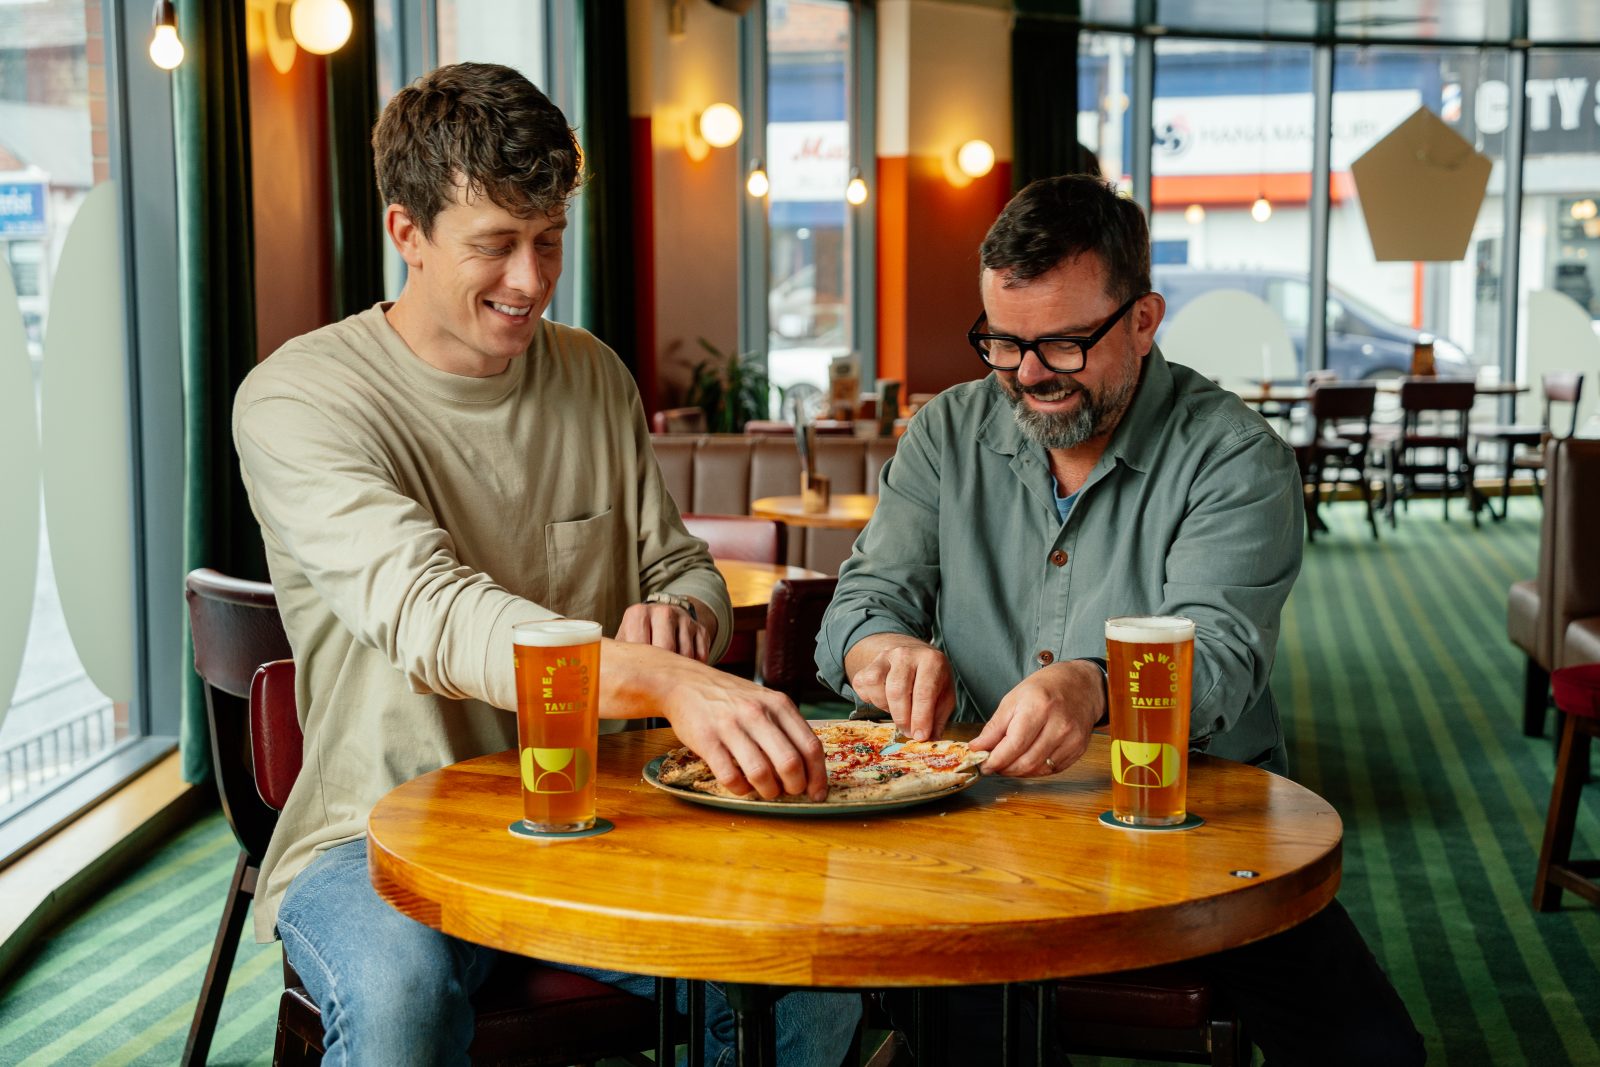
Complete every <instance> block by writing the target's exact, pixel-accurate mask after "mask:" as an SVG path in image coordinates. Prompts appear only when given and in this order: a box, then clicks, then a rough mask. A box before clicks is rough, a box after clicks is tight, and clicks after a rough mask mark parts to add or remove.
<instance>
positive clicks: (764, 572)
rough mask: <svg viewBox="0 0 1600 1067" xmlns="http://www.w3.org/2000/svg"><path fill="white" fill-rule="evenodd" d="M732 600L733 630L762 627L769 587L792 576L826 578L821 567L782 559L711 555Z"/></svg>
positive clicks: (765, 619) (764, 626) (769, 592)
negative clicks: (790, 563)
mask: <svg viewBox="0 0 1600 1067" xmlns="http://www.w3.org/2000/svg"><path fill="white" fill-rule="evenodd" d="M711 562H712V563H715V564H716V565H717V570H718V571H719V572H720V573H721V574H722V580H723V581H724V582H727V583H728V598H729V599H730V600H732V601H733V629H734V632H736V633H737V632H740V631H757V630H764V629H766V626H767V605H768V604H769V603H771V601H772V587H773V586H775V585H777V584H778V583H779V582H782V581H789V580H791V579H796V578H826V577H828V575H826V574H823V573H822V572H821V571H814V570H810V569H808V568H806V567H789V566H785V565H784V564H782V563H750V562H747V561H745V560H742V559H713V560H712V561H711Z"/></svg>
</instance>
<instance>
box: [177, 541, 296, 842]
mask: <svg viewBox="0 0 1600 1067" xmlns="http://www.w3.org/2000/svg"><path fill="white" fill-rule="evenodd" d="M184 599H185V600H186V601H187V602H188V606H189V626H190V629H191V631H192V632H193V634H194V669H195V672H196V673H197V674H199V675H200V678H201V680H202V681H204V682H205V694H206V721H207V725H208V726H209V729H210V734H211V764H212V772H213V773H214V774H215V776H216V780H217V792H218V794H219V795H220V796H221V799H222V812H223V815H224V816H225V817H226V818H227V820H228V825H229V826H231V827H232V828H233V833H234V836H235V837H237V838H238V839H239V844H240V846H241V847H243V849H244V850H245V851H246V852H247V853H249V855H250V857H251V858H252V859H253V860H254V861H256V862H258V863H259V862H260V859H261V857H262V855H263V854H264V853H265V852H266V849H267V842H268V841H269V840H270V839H271V837H272V828H273V826H274V825H276V824H277V821H278V815H277V812H276V811H274V810H272V809H271V808H269V807H267V806H266V805H265V804H263V803H262V802H261V797H260V796H259V794H258V793H257V792H256V786H255V775H254V771H253V766H252V762H251V755H250V736H249V698H250V687H251V683H252V680H253V679H254V677H255V673H256V668H258V667H260V666H261V665H262V664H263V663H270V662H271V661H273V660H280V659H288V658H289V657H290V656H291V655H292V653H291V651H290V649H289V639H288V637H287V636H286V635H285V634H284V631H283V621H282V620H281V619H280V618H279V617H278V602H277V599H276V598H275V597H274V596H273V593H272V586H270V585H268V584H266V583H265V582H252V581H246V580H244V579H240V578H230V577H229V576H227V575H225V574H222V573H221V572H219V571H214V570H211V569H209V568H202V569H200V570H196V571H192V572H191V573H190V574H189V576H188V577H187V578H186V579H184Z"/></svg>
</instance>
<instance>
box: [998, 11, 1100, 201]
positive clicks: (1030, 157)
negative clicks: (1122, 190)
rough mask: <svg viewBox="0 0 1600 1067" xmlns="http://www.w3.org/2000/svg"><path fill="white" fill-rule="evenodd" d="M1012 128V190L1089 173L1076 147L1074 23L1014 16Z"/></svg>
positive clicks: (1012, 34)
mask: <svg viewBox="0 0 1600 1067" xmlns="http://www.w3.org/2000/svg"><path fill="white" fill-rule="evenodd" d="M1044 6H1050V5H1044ZM1057 6H1060V5H1057ZM1073 6H1075V5H1073ZM1011 128H1012V136H1011V144H1012V163H1011V183H1012V187H1013V188H1015V189H1021V188H1022V187H1023V186H1024V185H1027V184H1028V183H1029V182H1031V181H1033V180H1035V179H1036V178H1050V177H1054V176H1055V175H1057V174H1078V173H1082V172H1083V171H1085V170H1087V169H1089V168H1088V166H1086V162H1087V161H1086V159H1085V152H1086V150H1085V149H1083V148H1082V147H1081V146H1080V145H1079V144H1078V25H1077V22H1076V21H1075V20H1073V19H1070V18H1062V17H1054V18H1052V17H1037V16H1033V15H1026V14H1022V13H1020V12H1019V13H1018V15H1017V16H1016V21H1015V23H1013V25H1012V29H1011Z"/></svg>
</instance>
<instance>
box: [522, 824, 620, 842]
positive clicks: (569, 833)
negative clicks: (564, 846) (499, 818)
mask: <svg viewBox="0 0 1600 1067" xmlns="http://www.w3.org/2000/svg"><path fill="white" fill-rule="evenodd" d="M506 829H507V830H510V831H511V832H512V833H514V834H516V835H517V836H518V837H531V838H534V839H535V840H539V841H575V840H577V839H578V838H580V837H599V836H600V835H601V834H609V833H610V832H611V831H612V830H615V829H616V826H615V825H614V824H613V823H612V822H611V820H610V819H596V820H595V821H594V825H593V826H591V827H589V828H588V829H587V830H563V831H562V832H560V833H546V832H545V831H543V830H530V829H528V827H527V824H525V823H524V822H523V821H522V820H521V819H518V820H517V821H516V822H514V823H512V824H511V825H510V826H508V827H506Z"/></svg>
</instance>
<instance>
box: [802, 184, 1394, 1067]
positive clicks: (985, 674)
mask: <svg viewBox="0 0 1600 1067" xmlns="http://www.w3.org/2000/svg"><path fill="white" fill-rule="evenodd" d="M979 258H980V262H981V272H980V275H979V289H980V292H981V295H982V300H983V312H982V313H981V314H980V315H979V316H978V318H977V321H976V322H974V323H973V326H972V328H971V330H970V331H969V332H968V334H967V340H968V342H969V343H970V344H971V345H972V347H973V349H974V351H975V353H976V355H977V356H978V358H979V359H980V360H981V361H982V362H983V364H984V365H985V366H986V367H988V368H989V369H990V370H991V371H992V373H990V374H989V375H987V376H986V377H984V378H982V379H981V380H978V381H973V382H969V383H966V384H964V385H960V386H957V387H955V388H953V389H949V390H947V391H945V392H944V393H941V394H940V395H939V396H938V397H936V398H935V399H934V400H933V401H932V402H930V403H929V404H928V405H927V406H926V407H924V408H923V409H922V410H921V411H919V412H918V413H917V417H916V418H915V419H913V420H912V422H911V425H910V427H909V428H908V429H907V431H906V433H905V436H904V437H903V438H902V439H901V441H900V444H899V446H898V448H897V450H896V454H895V458H894V460H893V461H892V462H890V463H888V464H886V465H885V466H884V469H883V473H882V475H881V482H880V495H879V502H878V506H877V509H876V512H875V513H874V515H873V519H872V522H871V523H870V524H869V525H868V526H867V528H866V529H865V530H864V531H863V532H862V534H861V537H860V538H859V539H858V540H857V542H856V545H855V549H854V551H853V552H852V554H851V557H850V559H849V560H848V561H846V563H845V565H844V567H843V568H842V570H841V571H840V574H839V587H838V593H837V595H836V597H835V599H834V601H833V603H832V605H831V606H830V607H829V609H828V613H827V616H826V617H825V619H824V621H823V626H822V633H821V635H820V636H819V639H818V648H817V662H818V666H819V667H820V668H821V672H822V677H823V679H824V680H825V681H827V682H828V683H829V684H831V685H832V686H833V687H834V688H835V689H838V690H839V691H840V692H848V691H850V690H853V691H854V696H855V697H856V698H857V699H858V700H860V701H863V702H865V703H869V704H873V705H876V706H878V707H881V708H883V709H886V710H887V711H888V712H889V713H890V715H891V716H892V717H893V719H894V720H895V723H896V725H898V726H899V727H900V728H901V729H902V730H904V731H905V732H906V733H907V734H909V735H910V736H913V737H916V738H919V739H921V738H929V737H938V736H939V735H940V734H941V732H942V731H943V729H944V727H945V724H946V723H947V722H949V721H950V720H951V719H952V717H954V718H955V719H957V720H958V721H966V722H983V723H984V726H983V729H982V731H981V732H980V733H979V734H978V736H977V738H976V739H975V740H974V741H973V742H972V746H973V747H974V748H976V749H980V750H987V751H989V753H990V755H989V760H988V763H987V765H986V768H985V769H986V771H988V772H991V773H1001V774H1010V775H1017V776H1033V775H1045V774H1053V773H1055V772H1057V771H1060V770H1063V769H1065V768H1066V767H1068V766H1069V765H1071V764H1072V763H1073V762H1074V761H1076V760H1077V759H1078V758H1079V757H1080V756H1082V755H1083V752H1084V750H1085V748H1086V747H1087V745H1088V742H1089V736H1090V732H1091V731H1092V730H1093V729H1094V727H1095V726H1096V725H1097V724H1098V723H1102V722H1104V721H1106V718H1107V710H1106V686H1105V680H1106V675H1105V661H1104V659H1103V658H1102V657H1103V656H1104V655H1105V636H1104V623H1105V620H1106V619H1107V618H1108V617H1111V616H1117V615H1141V614H1151V615H1183V616H1186V617H1188V618H1191V619H1193V620H1194V621H1195V624H1196V625H1195V630H1196V633H1195V645H1196V648H1195V658H1194V694H1195V697H1194V705H1193V714H1192V722H1191V737H1190V743H1191V746H1192V747H1193V749H1194V750H1195V751H1204V752H1209V753H1210V754H1211V755H1214V756H1221V757H1224V758H1227V759H1233V760H1239V761H1241V762H1246V763H1251V764H1254V765H1257V766H1262V767H1266V768H1268V769H1270V770H1274V771H1277V772H1278V773H1284V772H1285V771H1286V769H1287V768H1286V759H1285V751H1284V744H1283V732H1282V728H1281V727H1280V725H1279V721H1278V710H1277V705H1276V703H1275V702H1274V700H1273V697H1272V692H1271V689H1270V688H1269V686H1268V680H1269V677H1270V675H1271V672H1272V661H1273V655H1274V652H1275V650H1276V647H1277V639H1278V622H1279V614H1280V612H1281V611H1282V608H1283V604H1284V601H1285V599H1287V597H1288V595H1289V589H1290V587H1291V586H1292V585H1293V583H1294V580H1295V577H1296V575H1297V574H1298V573H1299V570H1300V555H1301V548H1302V541H1303V537H1304V526H1303V522H1304V511H1303V506H1302V503H1301V489H1300V475H1299V470H1298V467H1297V466H1296V463H1295V459H1294V455H1293V453H1292V451H1291V450H1290V449H1289V447H1288V446H1287V445H1285V444H1284V443H1283V441H1281V440H1280V439H1279V438H1278V437H1277V436H1276V435H1275V434H1274V433H1273V432H1272V431H1271V430H1270V429H1269V428H1268V426H1267V424H1266V422H1265V421H1264V420H1262V419H1261V418H1260V416H1259V415H1257V414H1256V413H1254V412H1252V411H1250V410H1249V409H1248V408H1247V407H1246V406H1245V405H1244V404H1243V403H1242V402H1241V401H1240V400H1239V399H1238V397H1236V396H1234V395H1233V394H1232V393H1229V392H1226V391H1224V390H1222V389H1220V388H1219V387H1217V386H1216V385H1215V384H1214V383H1212V382H1211V381H1210V380H1208V379H1206V378H1205V377H1204V376H1202V375H1200V374H1198V373H1196V372H1195V371H1192V370H1190V369H1189V368H1187V367H1183V366H1180V365H1178V364H1173V363H1168V362H1167V361H1166V359H1165V358H1164V357H1163V356H1162V355H1161V352H1160V350H1159V349H1157V348H1156V347H1155V344H1154V337H1155V332H1156V328H1157V327H1158V326H1159V325H1160V324H1161V318H1162V314H1163V312H1164V310H1165V302H1164V301H1163V300H1162V298H1161V295H1160V294H1159V293H1154V292H1151V291H1150V241H1149V233H1148V230H1147V229H1146V226H1145V220H1144V216H1143V214H1142V213H1141V212H1140V210H1139V208H1138V206H1137V205H1135V204H1134V203H1133V202H1132V201H1129V200H1127V199H1125V198H1123V197H1121V196H1119V195H1117V193H1116V192H1115V190H1114V189H1112V188H1111V187H1110V186H1108V185H1106V184H1105V183H1104V182H1101V181H1099V180H1097V179H1094V178H1088V177H1081V176H1075V177H1061V178H1051V179H1046V180H1043V181H1038V182H1034V183H1033V184H1031V185H1029V186H1028V187H1027V188H1025V189H1023V190H1022V191H1021V192H1020V193H1018V194H1017V195H1016V197H1014V198H1013V199H1012V201H1011V202H1010V203H1009V204H1008V205H1007V206H1006V208H1005V210H1004V211H1003V212H1002V213H1001V215H1000V217H999V219H998V220H996V222H995V224H994V226H993V227H992V228H991V229H990V231H989V234H988V236H987V237H986V238H985V239H984V242H983V245H982V248H981V250H980V254H979ZM1218 343H1219V344H1227V343H1228V341H1227V339H1226V338H1219V339H1218ZM1203 962H1204V963H1205V964H1206V965H1207V966H1208V967H1209V968H1210V972H1211V975H1212V980H1213V982H1214V983H1215V984H1217V985H1219V986H1221V987H1223V988H1225V989H1226V990H1227V991H1228V992H1229V993H1231V994H1232V995H1233V996H1234V1001H1235V1004H1236V1005H1237V1007H1238V1009H1239V1012H1240V1014H1241V1016H1242V1017H1243V1018H1244V1020H1245V1023H1246V1027H1247V1029H1248V1030H1249V1031H1250V1033H1251V1036H1252V1037H1253V1038H1254V1039H1255V1040H1256V1041H1257V1043H1258V1044H1260V1045H1261V1047H1262V1048H1263V1050H1264V1051H1266V1053H1267V1056H1268V1059H1269V1061H1270V1062H1273V1063H1278V1062H1294V1063H1313V1062H1315V1063H1321V1062H1328V1063H1412V1062H1420V1060H1421V1058H1422V1055H1423V1053H1422V1048H1421V1039H1420V1038H1419V1037H1418V1035H1417V1033H1416V1030H1415V1028H1414V1027H1413V1026H1412V1025H1411V1020H1410V1017H1409V1015H1408V1014H1407V1013H1406V1010H1405V1006H1404V1005H1403V1004H1402V1003H1401V1002H1400V999H1399V997H1398V996H1397V995H1396V994H1395V992H1394V990H1393V989H1392V987H1391V986H1390V985H1389V983H1388V980H1387V978H1386V977H1385V976H1384V974H1383V972H1382V970H1381V969H1380V968H1379V967H1378V965H1377V963H1376V961H1375V960H1374V959H1373V958H1372V954H1371V953H1370V952H1369V951H1368V950H1367V948H1366V946H1365V944H1364V943H1363V942H1362V940H1361V935H1360V933H1359V932H1357V930H1356V929H1355V927H1354V925H1353V924H1352V923H1351V922H1350V919H1349V917H1348V915H1346V914H1345V912H1344V909H1343V908H1342V907H1340V906H1339V905H1338V903H1337V902H1335V903H1334V904H1332V905H1330V906H1329V907H1328V908H1327V909H1325V910H1324V911H1323V912H1322V913H1321V914H1319V915H1318V916H1316V917H1315V918H1313V919H1311V920H1309V921H1308V922H1306V923H1304V924H1302V925H1301V926H1300V927H1297V928H1296V929H1294V930H1291V931H1288V932H1286V933H1284V934H1280V935H1278V936H1276V937H1273V938H1269V939H1267V940H1266V941H1263V942H1259V943H1257V944H1256V945H1251V946H1246V947H1244V948H1241V949H1235V950H1232V951H1230V952H1225V953H1221V954H1219V955H1217V956H1214V957H1209V958H1208V959H1207V960H1205V961H1203ZM966 999H967V1001H968V1002H969V1003H966V1004H964V1005H963V1008H962V1011H963V1013H964V1014H963V1019H964V1021H963V1025H962V1026H961V1027H959V1028H956V1029H957V1030H959V1032H960V1033H961V1034H962V1035H973V1033H974V1030H975V1029H981V1027H979V1028H974V1027H969V1026H968V1025H967V1021H968V1020H970V1019H971V1018H972V1017H973V1016H974V1015H976V1016H979V1017H982V1016H984V1015H986V1014H992V1013H993V1012H995V1011H996V1009H997V1002H998V998H997V997H989V996H980V995H979V994H978V992H977V991H972V992H971V993H970V994H969V995H968V996H967V997H966ZM955 1036H956V1035H955V1034H954V1033H953V1034H952V1037H955ZM983 1039H984V1040H989V1039H990V1038H988V1037H985V1038H983Z"/></svg>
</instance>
